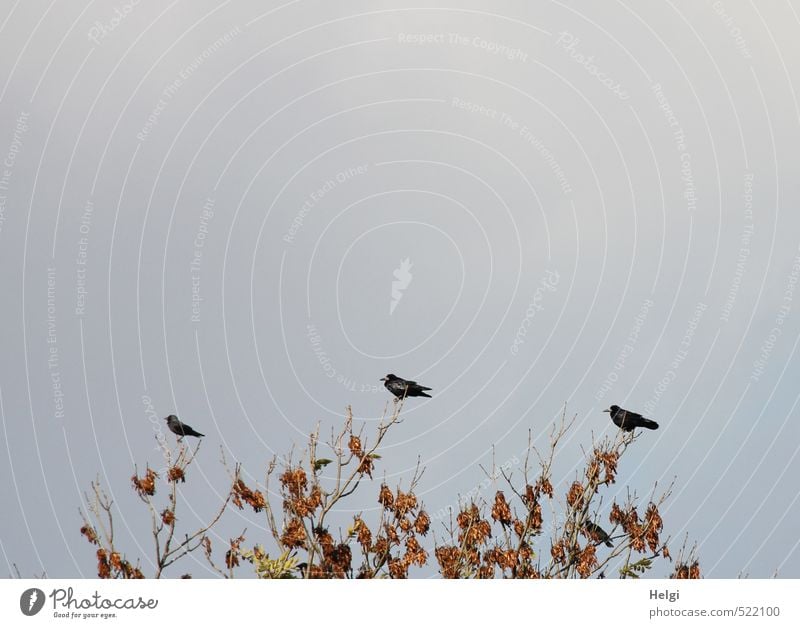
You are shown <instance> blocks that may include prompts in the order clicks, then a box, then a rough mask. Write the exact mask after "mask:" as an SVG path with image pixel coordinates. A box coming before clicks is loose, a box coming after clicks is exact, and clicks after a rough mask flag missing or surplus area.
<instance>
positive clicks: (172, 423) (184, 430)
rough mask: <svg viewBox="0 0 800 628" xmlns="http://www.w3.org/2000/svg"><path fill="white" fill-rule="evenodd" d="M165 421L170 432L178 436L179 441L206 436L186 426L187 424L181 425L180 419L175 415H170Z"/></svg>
mask: <svg viewBox="0 0 800 628" xmlns="http://www.w3.org/2000/svg"><path fill="white" fill-rule="evenodd" d="M164 420H165V421H166V422H167V427H168V428H169V431H170V432H172V433H173V434H177V435H178V440H183V437H184V436H197V437H198V438H200V437H201V436H205V434H201V433H200V432H198V431H195V430H193V429H192V428H191V427H190V426H188V425H186V423H181V421H180V419H178V417H176V416H175V415H174V414H170V415H169V416H168V417H167V418H165V419H164Z"/></svg>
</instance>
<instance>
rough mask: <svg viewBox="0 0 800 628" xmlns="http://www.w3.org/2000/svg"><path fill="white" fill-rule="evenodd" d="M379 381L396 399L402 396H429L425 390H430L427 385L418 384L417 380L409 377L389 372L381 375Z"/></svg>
mask: <svg viewBox="0 0 800 628" xmlns="http://www.w3.org/2000/svg"><path fill="white" fill-rule="evenodd" d="M381 381H382V382H383V385H384V386H386V389H387V390H388V391H389V392H390V393H392V394H393V395H394V396H395V397H397V398H398V399H403V398H404V397H430V395H429V394H427V393H426V392H425V391H426V390H430V388H428V387H427V386H420V385H419V384H417V382H414V381H411V380H410V379H403V378H402V377H397V375H392V374H391V373H389V374H388V375H387V376H386V377H382V378H381Z"/></svg>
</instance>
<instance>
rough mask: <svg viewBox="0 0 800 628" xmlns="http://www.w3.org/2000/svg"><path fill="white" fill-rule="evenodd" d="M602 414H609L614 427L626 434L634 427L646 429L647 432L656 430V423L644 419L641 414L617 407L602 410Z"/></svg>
mask: <svg viewBox="0 0 800 628" xmlns="http://www.w3.org/2000/svg"><path fill="white" fill-rule="evenodd" d="M603 412H610V413H611V420H612V421H614V425H616V426H617V427H619V428H622V429H623V430H625V431H626V432H632V431H633V428H635V427H646V428H647V429H648V430H657V429H658V423H656V422H655V421H651V420H650V419H645V418H644V417H643V416H642V415H641V414H636V413H635V412H631V411H630V410H624V409H623V408H620V407H619V406H611V407H610V408H609V409H608V410H603Z"/></svg>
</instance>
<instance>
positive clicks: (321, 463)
mask: <svg viewBox="0 0 800 628" xmlns="http://www.w3.org/2000/svg"><path fill="white" fill-rule="evenodd" d="M331 462H333V460H331V459H329V458H317V459H316V460H315V461H314V471H319V470H320V469H321V468H322V467H327V466H328V465H329V464H330V463H331Z"/></svg>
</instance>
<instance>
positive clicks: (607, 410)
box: [603, 408, 611, 412]
mask: <svg viewBox="0 0 800 628" xmlns="http://www.w3.org/2000/svg"><path fill="white" fill-rule="evenodd" d="M603 412H611V408H607V409H605V410H603Z"/></svg>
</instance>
